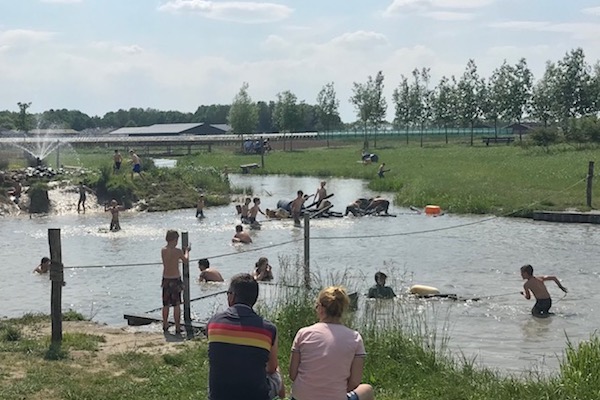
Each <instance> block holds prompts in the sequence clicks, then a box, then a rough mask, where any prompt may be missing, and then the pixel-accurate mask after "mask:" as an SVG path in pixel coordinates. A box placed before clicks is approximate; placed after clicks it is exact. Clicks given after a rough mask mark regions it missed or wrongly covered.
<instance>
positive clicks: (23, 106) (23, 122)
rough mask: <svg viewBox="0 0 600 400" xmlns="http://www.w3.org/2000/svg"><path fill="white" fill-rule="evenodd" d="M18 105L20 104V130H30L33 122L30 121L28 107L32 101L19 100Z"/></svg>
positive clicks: (18, 125)
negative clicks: (23, 101)
mask: <svg viewBox="0 0 600 400" xmlns="http://www.w3.org/2000/svg"><path fill="white" fill-rule="evenodd" d="M17 105H18V106H19V117H18V118H17V122H16V127H17V129H18V130H20V131H23V132H29V129H30V126H31V123H30V116H29V114H28V113H27V109H28V108H29V107H31V102H29V103H21V102H18V103H17Z"/></svg>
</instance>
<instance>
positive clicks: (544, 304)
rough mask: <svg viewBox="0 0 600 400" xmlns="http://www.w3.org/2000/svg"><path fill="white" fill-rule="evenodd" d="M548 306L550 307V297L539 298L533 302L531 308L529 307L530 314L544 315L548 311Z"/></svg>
mask: <svg viewBox="0 0 600 400" xmlns="http://www.w3.org/2000/svg"><path fill="white" fill-rule="evenodd" d="M550 307H552V299H539V300H537V301H536V302H535V304H534V306H533V308H532V309H531V314H533V315H545V314H548V311H550Z"/></svg>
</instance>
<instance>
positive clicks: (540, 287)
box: [368, 264, 567, 318]
mask: <svg viewBox="0 0 600 400" xmlns="http://www.w3.org/2000/svg"><path fill="white" fill-rule="evenodd" d="M521 277H522V278H523V279H525V280H526V282H525V284H524V285H523V291H521V292H520V293H521V295H523V296H524V297H525V298H526V299H527V300H529V299H531V297H532V296H533V297H534V298H535V300H536V301H535V304H534V305H533V308H532V309H531V314H532V315H533V316H535V317H539V318H546V317H548V316H550V315H552V313H551V312H550V307H552V298H551V297H550V293H549V292H548V288H546V285H545V283H544V282H546V281H554V282H555V283H556V285H557V286H558V288H559V289H560V290H562V291H563V292H565V293H567V288H566V287H564V286H563V285H562V284H561V283H560V281H559V280H558V278H557V277H556V276H554V275H540V276H535V275H533V267H532V266H531V265H529V264H527V265H523V266H522V267H521ZM386 279H387V275H386V274H384V273H383V272H377V273H375V285H374V286H373V287H371V288H370V289H369V294H368V297H369V298H375V299H392V298H394V297H396V294H395V293H394V290H393V289H392V288H390V287H389V286H386V285H385V282H386Z"/></svg>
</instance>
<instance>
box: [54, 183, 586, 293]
mask: <svg viewBox="0 0 600 400" xmlns="http://www.w3.org/2000/svg"><path fill="white" fill-rule="evenodd" d="M586 180H587V176H586V177H585V178H582V179H580V180H579V181H577V182H575V183H574V184H572V185H571V186H569V187H567V188H565V189H563V190H561V191H560V192H558V193H563V192H566V191H568V190H571V189H572V188H574V187H575V186H577V185H579V184H580V183H582V182H584V181H586ZM549 197H550V196H547V197H545V198H543V199H541V200H537V201H534V202H532V203H530V204H529V205H527V206H526V207H522V208H520V209H517V210H514V211H511V212H508V213H505V214H502V215H494V216H491V217H488V218H483V219H480V220H477V221H473V222H466V223H463V224H458V225H451V226H446V227H441V228H433V229H425V230H421V231H410V232H397V233H384V234H379V235H358V236H313V237H311V238H310V239H311V240H312V239H315V240H323V239H329V240H344V239H369V238H383V237H395V236H409V235H418V234H423V233H433V232H441V231H447V230H452V229H458V228H464V227H466V226H472V225H478V224H482V223H485V222H488V221H492V220H495V219H498V218H503V217H508V216H510V215H514V214H516V213H518V212H519V211H523V210H526V209H527V208H530V207H532V206H533V205H535V204H539V203H541V202H543V201H545V200H547V199H548V198H549ZM407 214H408V213H407ZM302 240H304V239H293V240H288V241H285V242H281V243H276V244H271V245H268V246H262V247H256V248H251V249H247V250H245V251H243V252H239V251H237V252H231V253H225V254H218V255H214V256H207V257H202V258H209V259H215V258H223V257H229V256H233V255H238V254H240V253H250V252H255V251H260V250H265V249H270V248H274V247H279V246H284V245H286V244H290V243H294V242H299V241H302ZM198 260H200V258H194V259H190V262H197V261H198ZM161 264H162V263H161V262H149V263H148V262H147V263H133V264H132V263H127V264H112V265H106V264H101V265H77V266H69V267H66V266H65V268H66V269H76V268H77V269H88V268H120V267H146V266H152V265H161ZM561 300H562V299H561Z"/></svg>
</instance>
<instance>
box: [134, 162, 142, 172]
mask: <svg viewBox="0 0 600 400" xmlns="http://www.w3.org/2000/svg"><path fill="white" fill-rule="evenodd" d="M141 171H142V166H141V165H140V164H135V165H134V166H133V172H137V173H138V174H139V173H140V172H141Z"/></svg>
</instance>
